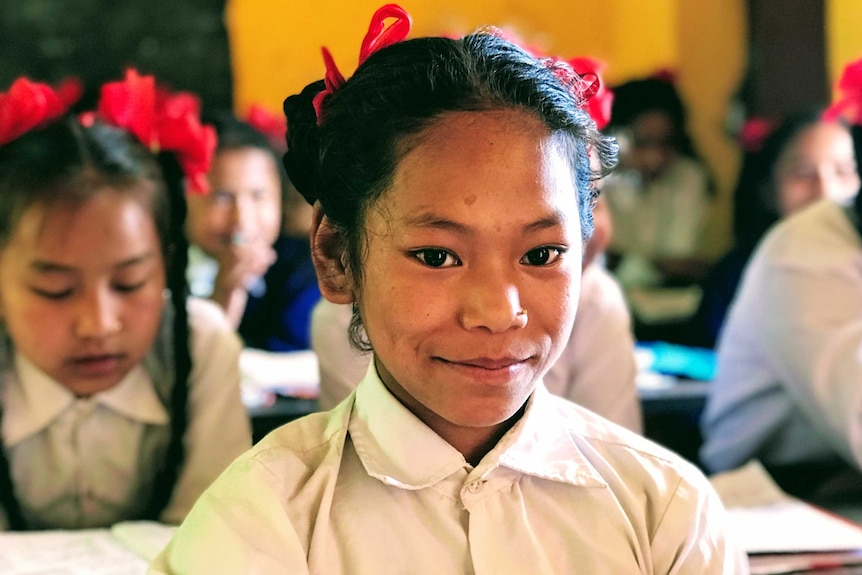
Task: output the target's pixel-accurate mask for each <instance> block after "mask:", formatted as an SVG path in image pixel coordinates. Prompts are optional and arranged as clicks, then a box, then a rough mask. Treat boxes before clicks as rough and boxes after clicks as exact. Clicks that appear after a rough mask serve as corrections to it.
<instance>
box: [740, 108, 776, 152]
mask: <svg viewBox="0 0 862 575" xmlns="http://www.w3.org/2000/svg"><path fill="white" fill-rule="evenodd" d="M774 129H775V125H774V124H773V123H772V122H770V121H769V120H767V119H766V118H761V117H759V116H752V117H751V118H748V119H747V120H746V121H745V123H744V124H742V127H741V128H740V129H739V133H738V134H737V135H736V137H737V139H739V142H740V144H742V149H743V150H744V151H746V152H749V153H754V152H759V151H760V150H761V149H763V143H764V142H765V141H766V138H768V137H769V134H771V133H772V130H774Z"/></svg>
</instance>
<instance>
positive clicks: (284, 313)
mask: <svg viewBox="0 0 862 575" xmlns="http://www.w3.org/2000/svg"><path fill="white" fill-rule="evenodd" d="M214 124H215V127H216V130H217V132H218V148H217V149H216V153H215V157H214V158H213V165H212V168H211V169H210V172H209V174H208V178H209V182H210V186H211V187H212V192H211V193H210V194H208V195H206V196H203V195H193V196H191V197H189V217H188V222H187V226H186V228H187V230H188V235H189V241H190V242H191V244H192V249H191V250H190V252H189V253H190V255H189V261H190V266H189V278H190V284H191V288H192V293H193V294H195V295H199V296H201V297H208V298H211V299H212V300H213V301H215V302H216V303H218V304H219V305H220V306H221V307H222V309H224V311H225V313H226V315H227V317H228V320H229V321H230V322H231V324H232V325H234V326H235V327H236V329H237V330H238V332H239V335H240V337H241V338H242V339H243V342H244V344H245V345H246V346H248V347H254V348H258V349H265V350H269V351H294V350H299V349H308V348H309V346H310V342H309V324H310V321H311V309H312V307H313V306H314V304H315V303H317V301H318V300H319V299H320V290H319V289H318V287H317V277H316V276H315V274H314V266H313V264H312V263H311V251H310V249H309V245H308V234H307V232H306V234H305V235H303V236H299V237H296V236H289V235H287V234H282V233H281V231H282V219H283V218H282V214H283V211H282V203H283V202H282V200H283V198H284V196H285V194H286V193H287V176H286V175H285V174H284V173H283V172H284V167H283V166H282V164H281V158H280V156H279V155H278V154H277V153H276V152H275V150H274V149H273V148H272V147H271V146H270V144H269V141H268V139H267V138H266V136H265V135H264V134H262V133H261V132H258V131H257V130H256V129H254V128H252V127H251V126H250V125H249V124H247V123H245V122H242V121H240V120H238V119H236V118H235V117H233V116H232V115H221V116H218V117H216V118H215V122H214ZM283 133H284V131H282V134H283ZM309 223H310V216H309Z"/></svg>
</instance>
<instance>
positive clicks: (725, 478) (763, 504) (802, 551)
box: [710, 461, 862, 575]
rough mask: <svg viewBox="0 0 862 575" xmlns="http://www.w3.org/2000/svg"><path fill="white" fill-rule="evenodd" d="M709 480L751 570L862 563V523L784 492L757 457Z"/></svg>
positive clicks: (763, 572)
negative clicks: (746, 555) (755, 459)
mask: <svg viewBox="0 0 862 575" xmlns="http://www.w3.org/2000/svg"><path fill="white" fill-rule="evenodd" d="M710 482H711V483H712V485H713V487H715V490H716V491H717V492H718V495H719V497H720V498H721V500H722V502H723V503H724V506H725V507H726V508H727V512H728V516H729V522H730V526H729V530H730V532H731V533H732V534H733V536H734V537H735V539H736V541H737V542H738V543H739V544H740V545H742V546H743V548H744V549H745V551H746V552H747V553H748V556H749V562H750V567H751V573H752V575H771V574H778V573H797V572H806V571H815V570H818V569H823V568H825V567H827V566H828V567H837V566H849V565H862V526H860V525H857V524H855V523H852V522H850V521H849V520H847V519H844V518H843V517H839V516H837V515H834V514H832V513H830V512H828V511H825V510H823V509H820V508H818V507H815V506H813V505H809V504H808V503H805V502H804V501H801V500H799V499H796V498H794V497H791V496H790V495H788V494H786V493H784V492H783V491H782V490H781V489H780V488H779V487H778V485H777V484H776V483H775V482H774V481H773V480H772V478H771V477H770V476H769V474H768V473H767V472H766V470H765V469H764V468H763V466H762V465H760V464H759V463H758V462H756V461H755V462H751V463H749V464H747V465H745V466H743V467H740V468H739V469H735V470H732V471H728V472H725V473H719V474H716V475H713V476H712V477H711V478H710Z"/></svg>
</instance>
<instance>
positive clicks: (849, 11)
mask: <svg viewBox="0 0 862 575" xmlns="http://www.w3.org/2000/svg"><path fill="white" fill-rule="evenodd" d="M860 23H862V2H859V0H826V63H827V73H828V77H829V78H830V82H831V84H830V85H831V86H834V85H835V82H836V81H837V80H838V78H839V77H841V71H842V70H843V69H844V66H845V65H847V64H848V63H849V62H852V61H853V60H858V59H859V58H860V57H862V34H860V33H859V24H860Z"/></svg>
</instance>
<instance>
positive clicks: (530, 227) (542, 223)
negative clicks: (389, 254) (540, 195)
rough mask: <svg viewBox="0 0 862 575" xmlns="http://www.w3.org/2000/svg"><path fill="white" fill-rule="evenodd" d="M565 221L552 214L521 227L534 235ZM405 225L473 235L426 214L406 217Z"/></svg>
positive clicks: (456, 223)
mask: <svg viewBox="0 0 862 575" xmlns="http://www.w3.org/2000/svg"><path fill="white" fill-rule="evenodd" d="M565 219H566V218H565V216H564V214H562V213H561V212H553V213H551V214H549V215H547V216H545V217H542V218H540V219H538V220H536V221H534V222H530V223H529V224H526V225H525V226H523V228H522V231H524V232H526V233H535V232H539V231H542V230H547V229H550V228H555V227H559V226H561V225H562V224H563V221H565ZM405 223H406V224H407V225H408V226H415V227H419V228H429V229H436V230H443V231H450V232H454V233H457V234H460V235H464V236H468V235H471V234H472V233H473V230H472V228H470V227H469V226H466V225H464V224H461V223H459V222H456V221H453V220H450V219H448V218H443V217H439V216H435V215H433V214H428V213H425V214H420V215H418V216H415V217H408V218H406V219H405Z"/></svg>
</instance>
